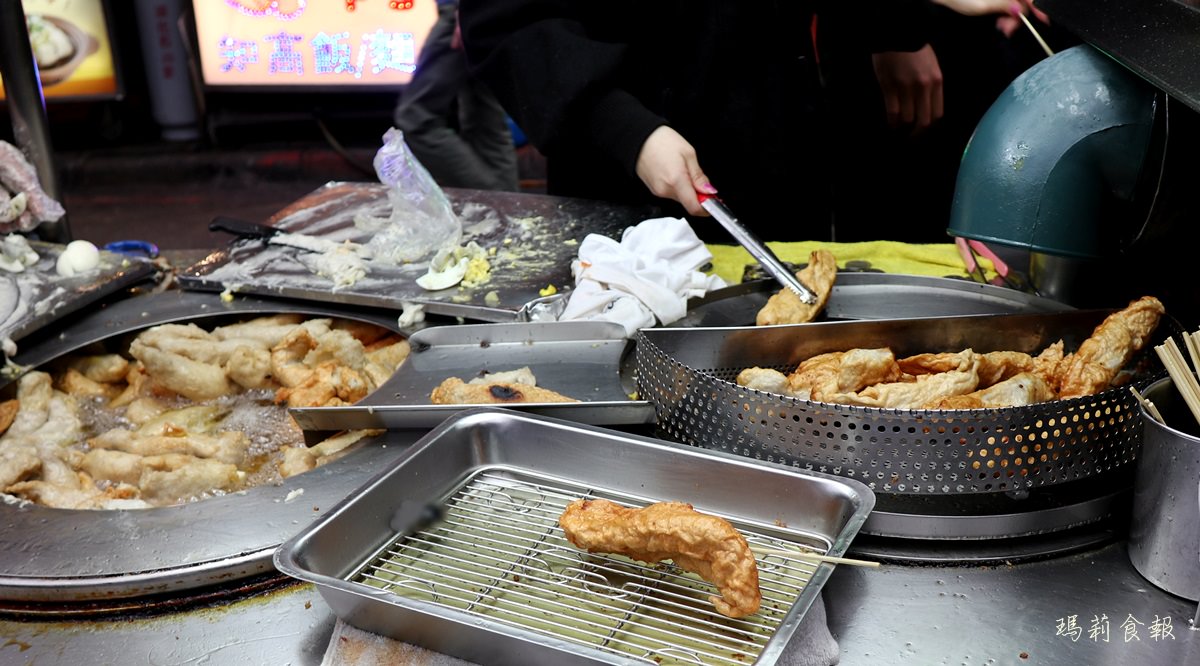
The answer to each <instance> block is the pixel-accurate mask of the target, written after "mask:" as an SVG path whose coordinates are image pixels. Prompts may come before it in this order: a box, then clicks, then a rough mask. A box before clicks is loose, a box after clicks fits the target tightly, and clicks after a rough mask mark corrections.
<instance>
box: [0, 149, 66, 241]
mask: <svg viewBox="0 0 1200 666" xmlns="http://www.w3.org/2000/svg"><path fill="white" fill-rule="evenodd" d="M65 212H66V211H64V210H63V207H62V204H60V203H58V202H57V201H55V200H54V199H51V198H50V196H49V195H47V194H46V193H45V192H44V191H43V190H42V185H41V183H39V182H38V176H37V171H36V170H35V169H34V168H33V165H32V164H30V163H29V160H27V159H25V155H24V153H22V152H21V151H20V150H19V149H18V148H17V147H16V146H14V145H12V144H11V143H7V142H5V141H0V232H3V233H7V232H10V231H30V230H32V229H33V228H34V227H36V226H37V225H39V224H41V223H42V222H57V221H58V220H59V219H61V218H62V216H63V215H64V213H65Z"/></svg>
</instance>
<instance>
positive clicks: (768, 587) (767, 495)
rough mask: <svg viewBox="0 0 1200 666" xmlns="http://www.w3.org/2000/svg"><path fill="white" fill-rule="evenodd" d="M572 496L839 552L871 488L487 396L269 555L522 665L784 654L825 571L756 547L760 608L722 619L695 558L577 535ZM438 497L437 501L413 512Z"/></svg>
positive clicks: (780, 543)
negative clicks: (585, 542) (421, 523)
mask: <svg viewBox="0 0 1200 666" xmlns="http://www.w3.org/2000/svg"><path fill="white" fill-rule="evenodd" d="M577 497H603V498H607V499H611V500H613V501H617V502H621V503H623V504H626V505H633V506H637V505H645V504H649V503H652V502H656V501H671V500H674V501H685V502H690V503H691V504H693V505H694V506H695V508H696V509H697V510H699V511H703V512H707V513H711V514H715V515H718V516H721V517H723V518H725V519H727V520H729V521H730V522H731V523H732V524H733V525H734V526H735V527H737V528H738V529H739V531H741V532H742V533H743V534H744V535H745V536H746V538H747V540H748V541H750V542H751V544H752V545H760V546H764V547H776V548H778V547H792V548H795V547H798V546H799V547H806V548H810V549H815V550H817V551H818V552H824V553H827V554H830V555H842V554H844V553H845V551H846V549H847V547H848V546H849V544H850V541H851V539H852V538H853V537H854V535H855V534H856V533H857V532H858V529H859V527H861V525H862V523H863V521H864V520H865V519H866V517H867V514H868V513H869V512H870V511H871V508H872V507H873V506H874V502H875V498H874V495H873V494H872V493H871V491H870V490H868V489H867V488H866V487H865V486H864V485H862V484H861V483H858V482H856V481H852V480H846V479H838V478H836V477H832V476H827V475H823V474H818V473H815V472H808V471H803V470H795V469H789V468H786V467H782V466H773V465H771V466H768V465H762V464H761V463H757V462H754V461H749V460H746V459H744V458H739V457H737V456H729V455H724V454H715V453H711V452H702V451H699V450H697V449H695V448H692V447H686V446H678V445H673V444H668V443H666V442H662V441H658V440H654V439H649V438H645V437H638V436H633V435H626V434H621V433H616V432H612V431H608V430H603V429H600V428H596V427H592V426H587V425H579V424H572V423H568V422H564V421H560V420H556V419H548V418H545V417H539V416H533V415H526V414H519V413H516V412H512V411H508V410H500V409H477V410H472V411H469V412H465V413H463V414H460V415H458V416H455V417H453V418H452V419H449V420H447V421H446V422H445V423H443V424H442V425H441V426H440V427H438V428H437V429H435V430H433V431H432V432H430V433H429V434H428V435H427V436H425V437H424V438H422V439H421V441H419V442H418V443H417V444H415V445H414V446H413V447H412V449H411V450H410V451H409V452H408V453H407V454H406V455H405V456H404V457H403V458H401V459H400V460H399V461H398V462H397V463H396V464H395V465H393V466H392V467H391V468H390V469H387V470H385V471H384V472H382V473H381V474H380V475H379V476H377V477H376V478H375V479H373V480H372V481H370V482H368V483H367V484H366V485H365V486H364V487H363V488H361V489H360V490H359V491H357V492H355V493H354V494H352V495H351V496H350V497H348V498H347V499H346V500H344V501H342V502H341V503H339V504H338V505H337V506H336V507H334V508H333V509H331V510H330V511H329V512H328V513H327V514H325V515H324V516H322V517H321V518H319V519H318V520H317V521H315V522H314V523H312V524H311V525H310V526H308V527H307V528H305V529H304V530H303V531H302V532H301V533H300V534H298V535H296V536H295V537H293V538H292V539H289V540H288V541H287V542H285V543H284V544H283V545H282V546H281V547H280V548H279V550H278V551H277V552H276V554H275V565H276V567H277V568H278V569H279V570H280V571H282V572H283V573H285V574H287V575H290V576H293V577H295V578H299V579H301V580H305V581H308V582H311V583H314V584H316V586H317V589H318V590H319V591H320V593H321V595H322V596H323V598H324V599H325V600H326V602H327V603H328V604H329V605H330V607H331V608H332V610H333V612H334V613H335V614H336V615H337V616H338V617H340V618H342V619H343V620H345V621H346V622H348V623H350V624H352V625H354V626H356V627H359V628H361V629H365V630H367V631H372V632H375V633H378V634H382V635H385V636H390V637H392V638H396V639H399V640H403V641H408V642H411V643H415V644H418V645H421V646H424V647H426V648H429V649H431V650H435V651H437V652H442V653H446V654H450V655H454V656H457V657H460V658H463V659H468V660H472V661H476V662H478V663H487V664H513V665H516V664H520V665H525V664H531V663H545V664H601V663H602V664H668V663H718V664H748V663H758V664H771V663H775V661H776V660H777V659H778V658H779V656H780V654H781V653H782V652H783V651H784V649H785V647H786V646H787V644H788V641H789V639H790V638H791V636H792V634H793V633H794V632H795V630H796V628H797V627H798V626H799V624H800V621H801V619H802V617H803V616H804V614H805V612H806V611H807V610H808V608H809V606H810V605H811V604H812V602H813V601H814V600H815V599H816V596H817V594H818V593H819V591H820V589H821V587H822V586H823V585H824V584H825V582H826V580H827V578H828V576H829V574H830V573H831V572H832V567H831V566H830V565H828V564H820V565H818V566H814V565H813V564H812V563H809V562H803V563H802V562H801V561H800V560H796V559H791V558H788V559H784V558H781V557H779V556H760V558H759V574H760V587H761V588H762V592H763V604H762V608H761V609H760V611H759V612H758V613H756V614H755V615H752V616H749V617H746V618H742V619H740V620H733V619H729V618H726V617H724V616H721V615H719V614H717V613H716V611H715V610H714V609H713V608H712V605H711V604H710V603H709V602H708V600H707V597H708V596H709V595H710V594H712V593H713V592H714V590H713V588H712V586H711V585H708V584H707V583H705V582H704V581H702V580H700V579H699V578H697V577H695V576H692V575H690V574H689V575H683V574H682V572H680V571H679V570H678V569H675V568H674V567H672V566H670V565H667V564H659V565H657V566H647V565H643V564H641V563H636V562H633V561H631V560H627V559H624V558H618V557H614V556H607V555H589V554H586V553H583V552H582V551H579V550H576V549H575V548H574V547H572V546H571V545H570V544H569V543H568V542H567V541H566V540H565V539H564V538H563V536H562V532H561V530H560V529H559V528H558V526H557V518H558V515H559V513H560V512H561V511H562V510H563V508H564V507H565V505H566V504H567V502H569V501H570V500H571V499H574V498H577ZM428 504H435V505H437V506H439V507H441V509H442V511H441V514H442V515H441V518H439V519H437V520H435V521H434V522H433V523H431V524H429V525H428V526H425V527H423V528H419V527H418V528H414V529H410V528H412V525H411V517H413V516H416V515H417V514H418V513H419V512H420V510H421V508H422V507H424V506H426V505H428ZM697 658H699V660H698V661H697Z"/></svg>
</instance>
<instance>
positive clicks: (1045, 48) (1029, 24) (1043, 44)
mask: <svg viewBox="0 0 1200 666" xmlns="http://www.w3.org/2000/svg"><path fill="white" fill-rule="evenodd" d="M1017 18H1019V19H1021V23H1024V24H1025V27H1026V28H1029V32H1031V33H1033V38H1034V39H1036V40H1037V43H1038V46H1041V47H1042V50H1043V51H1045V52H1046V55H1047V56H1052V55H1054V51H1051V50H1050V45H1049V44H1047V43H1046V40H1044V39H1042V35H1041V33H1039V32H1038V31H1037V28H1035V27H1033V22H1031V21H1030V20H1029V17H1028V16H1025V12H1017Z"/></svg>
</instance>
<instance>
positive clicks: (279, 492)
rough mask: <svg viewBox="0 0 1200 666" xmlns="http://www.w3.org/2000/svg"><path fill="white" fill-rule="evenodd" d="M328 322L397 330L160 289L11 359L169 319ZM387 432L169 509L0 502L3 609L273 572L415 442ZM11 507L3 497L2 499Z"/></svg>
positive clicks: (97, 313) (337, 311) (35, 361)
mask: <svg viewBox="0 0 1200 666" xmlns="http://www.w3.org/2000/svg"><path fill="white" fill-rule="evenodd" d="M273 312H302V313H307V314H314V315H321V314H324V315H334V316H340V317H349V318H352V319H358V320H361V321H368V322H371V323H375V324H378V325H381V326H390V327H392V328H394V327H395V319H394V318H393V317H392V316H391V315H381V314H379V313H373V312H370V311H366V310H362V309H358V310H357V311H349V310H346V309H342V308H338V307H336V306H329V305H323V304H319V303H289V302H284V301H269V300H264V299H254V298H237V299H234V301H232V302H230V303H225V302H224V301H222V300H221V299H220V298H219V297H218V296H217V295H216V294H207V293H190V292H179V291H168V292H163V293H162V294H159V295H155V296H142V297H134V298H128V299H125V300H122V301H118V302H116V303H113V304H111V305H109V306H108V307H106V308H104V309H102V310H93V311H90V312H87V313H83V314H81V315H80V316H77V317H73V318H69V319H68V320H65V321H63V322H62V323H61V324H60V325H59V326H58V327H57V328H56V327H51V328H49V329H47V330H45V331H42V332H41V334H40V335H39V336H38V343H37V344H35V345H27V346H26V347H25V349H23V350H22V353H21V354H20V355H19V356H18V357H17V358H16V359H15V360H16V361H17V362H18V363H22V364H26V365H39V364H41V363H44V362H46V361H49V360H51V359H54V358H57V357H58V356H60V355H62V354H65V353H67V352H70V351H73V350H76V349H80V348H82V347H85V346H87V345H89V344H91V343H93V342H96V341H100V340H104V339H107V338H110V337H112V336H120V335H122V334H125V333H129V332H132V331H137V330H140V329H142V328H145V327H148V326H153V325H156V324H162V323H168V322H176V321H184V320H188V321H196V322H200V323H203V322H211V321H214V320H217V321H222V320H224V321H228V320H236V319H238V318H243V317H248V316H253V315H258V314H265V313H273ZM416 438H417V435H416V434H415V433H403V432H394V433H388V434H387V435H384V436H382V437H379V438H376V439H374V440H372V441H367V442H364V443H362V444H360V445H358V448H356V449H355V450H354V451H353V452H351V453H350V454H348V455H347V456H345V457H344V458H341V459H338V460H336V461H334V462H332V463H330V464H327V465H324V466H322V467H319V468H317V469H316V470H314V471H311V472H308V473H306V474H301V475H297V476H294V477H292V478H290V479H286V480H285V481H283V482H282V483H281V484H280V485H277V486H259V487H256V488H252V489H249V490H246V491H244V492H239V493H234V494H230V495H226V496H222V497H214V498H211V499H207V500H204V501H201V502H196V503H192V504H186V505H181V506H175V507H165V508H156V509H144V510H128V511H69V510H61V509H50V508H46V507H41V506H37V505H33V504H30V503H27V502H11V503H10V502H0V597H3V598H4V599H5V600H6V601H8V602H14V601H29V602H62V601H79V600H110V599H116V598H127V597H138V596H144V595H148V594H156V593H163V592H172V591H178V590H184V589H193V588H197V587H202V586H205V585H211V584H215V583H219V582H226V581H229V580H233V579H236V578H241V577H245V576H251V575H254V574H257V573H262V572H265V571H270V569H271V555H272V553H273V551H274V549H275V547H276V546H278V545H279V544H280V543H281V542H282V541H283V540H284V539H286V538H287V537H289V536H291V535H292V534H294V533H295V532H296V531H297V530H299V529H300V528H301V527H303V526H304V525H306V524H307V523H308V522H309V521H311V520H312V519H313V518H315V517H317V516H320V515H321V513H322V512H324V511H327V510H328V509H329V507H330V506H332V505H333V504H334V503H335V502H337V501H338V500H340V499H342V498H343V497H345V496H346V494H347V493H349V492H350V491H351V490H353V489H354V488H357V487H358V486H359V485H361V484H362V482H363V480H364V479H366V478H369V477H370V476H371V475H372V474H373V473H375V472H376V471H377V470H378V469H380V467H382V466H384V465H387V464H389V463H390V462H392V461H393V460H395V459H396V458H397V457H399V456H400V455H401V454H402V453H403V451H404V450H405V449H406V448H407V447H408V445H410V444H412V442H413V441H415V440H416ZM10 499H11V498H10Z"/></svg>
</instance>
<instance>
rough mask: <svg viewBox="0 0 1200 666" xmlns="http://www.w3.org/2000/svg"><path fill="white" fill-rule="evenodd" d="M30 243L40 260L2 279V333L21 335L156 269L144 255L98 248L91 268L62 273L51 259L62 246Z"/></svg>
mask: <svg viewBox="0 0 1200 666" xmlns="http://www.w3.org/2000/svg"><path fill="white" fill-rule="evenodd" d="M29 244H30V246H31V247H32V248H33V250H34V251H35V252H37V253H38V256H39V259H38V262H37V263H36V264H34V265H33V266H30V267H29V268H27V269H25V271H24V272H22V273H6V275H5V276H4V279H3V281H0V303H2V304H3V307H2V308H0V339H3V338H8V339H10V340H14V341H21V340H22V339H23V338H25V337H26V336H28V335H30V334H31V333H33V332H35V331H40V330H41V329H43V328H44V327H45V326H46V325H48V324H50V323H51V322H53V321H56V320H58V319H61V318H62V317H65V316H68V315H70V314H71V313H73V312H76V311H78V310H80V309H82V308H85V307H87V306H88V305H91V304H93V303H96V302H97V301H99V300H101V299H103V298H105V297H107V296H110V295H112V294H115V293H116V292H118V291H120V290H122V289H124V288H126V287H129V286H132V285H135V284H137V283H139V282H142V281H143V280H147V279H149V278H151V277H152V276H154V275H155V273H156V270H157V269H155V267H154V265H153V264H151V263H149V262H147V261H142V260H140V259H129V258H127V257H125V256H124V255H120V254H116V253H113V252H108V251H106V250H101V251H100V265H99V268H97V269H96V270H95V271H94V272H93V271H89V272H87V273H85V274H83V275H78V276H75V277H63V276H61V275H59V274H58V271H57V270H56V268H55V265H56V264H57V263H58V256H59V255H60V254H62V252H63V249H64V248H65V247H66V246H64V245H59V244H56V243H44V242H40V241H30V242H29Z"/></svg>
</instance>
